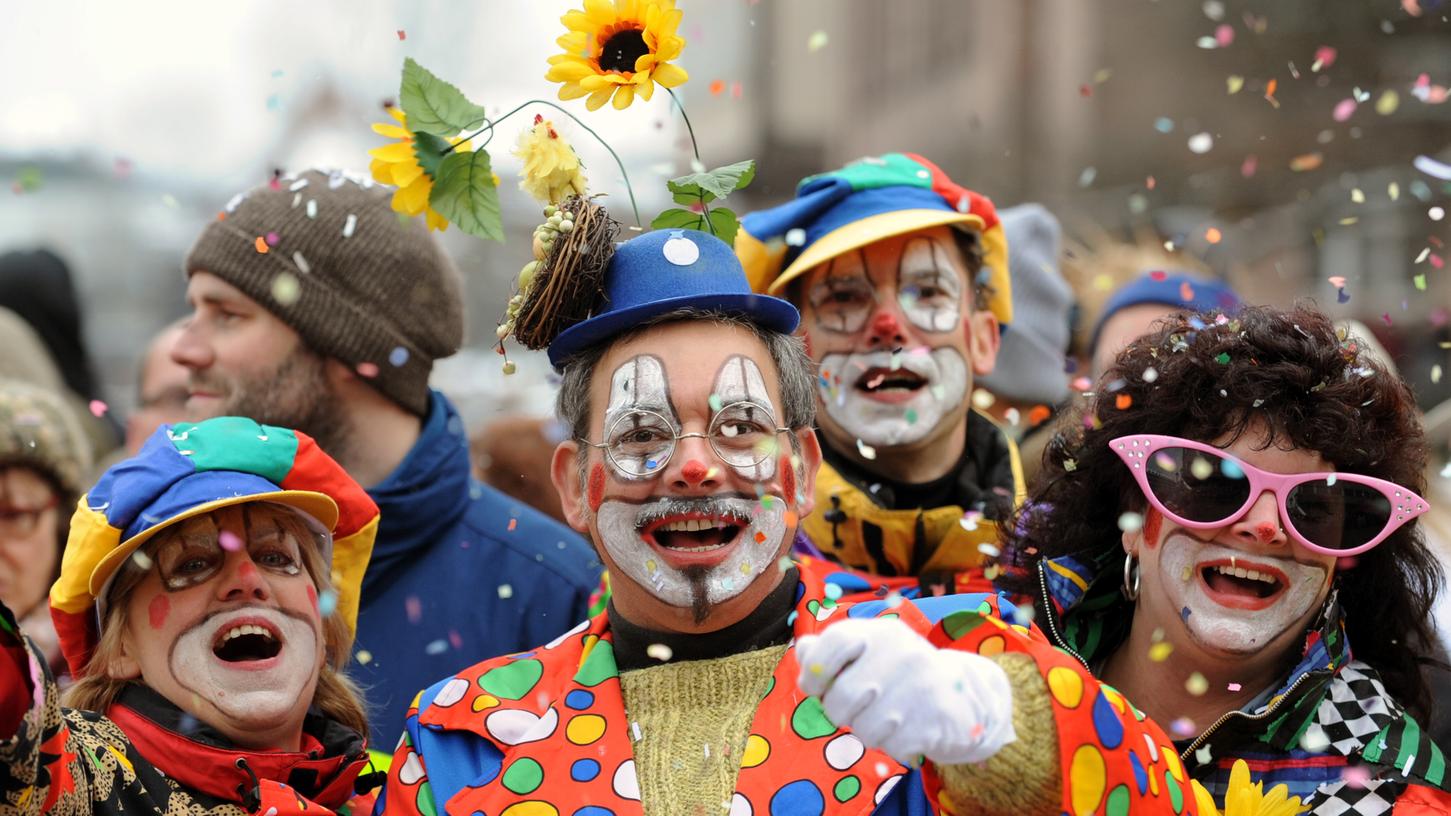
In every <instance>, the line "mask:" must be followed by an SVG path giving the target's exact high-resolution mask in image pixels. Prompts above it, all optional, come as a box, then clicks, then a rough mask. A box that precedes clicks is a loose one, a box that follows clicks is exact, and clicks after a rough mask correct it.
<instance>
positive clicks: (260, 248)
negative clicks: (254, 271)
mask: <svg viewBox="0 0 1451 816" xmlns="http://www.w3.org/2000/svg"><path fill="white" fill-rule="evenodd" d="M252 246H254V247H256V248H257V252H258V253H259V254H261V255H266V254H267V239H266V238H263V237H262V236H260V235H259V236H257V240H256V241H253V242H252Z"/></svg>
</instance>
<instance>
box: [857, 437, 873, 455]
mask: <svg viewBox="0 0 1451 816" xmlns="http://www.w3.org/2000/svg"><path fill="white" fill-rule="evenodd" d="M856 450H857V453H859V454H861V456H862V458H863V459H876V458H877V449H876V448H874V447H872V446H871V445H868V444H867V443H865V442H863V441H861V440H860V439H858V440H857V441H856Z"/></svg>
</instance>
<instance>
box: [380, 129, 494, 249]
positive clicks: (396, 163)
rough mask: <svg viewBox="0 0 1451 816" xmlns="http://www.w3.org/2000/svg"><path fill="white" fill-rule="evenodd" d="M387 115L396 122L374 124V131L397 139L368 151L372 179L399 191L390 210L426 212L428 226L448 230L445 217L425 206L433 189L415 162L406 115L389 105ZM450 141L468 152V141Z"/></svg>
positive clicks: (455, 139) (423, 171) (411, 135)
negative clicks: (371, 159)
mask: <svg viewBox="0 0 1451 816" xmlns="http://www.w3.org/2000/svg"><path fill="white" fill-rule="evenodd" d="M388 115H389V116H392V117H393V118H394V119H396V120H397V121H398V124H396V125H392V124H388V123H387V122H384V123H381V124H375V125H373V132H374V133H377V134H378V135H380V136H387V137H388V138H390V139H397V140H398V141H397V142H395V143H394V144H390V145H384V146H383V147H377V148H374V149H372V150H369V151H368V155H369V156H372V157H373V161H372V163H371V164H370V165H369V166H368V169H369V170H371V171H372V173H373V178H374V179H375V180H377V181H380V182H382V183H383V184H391V185H393V186H394V187H397V188H398V190H397V191H396V192H394V193H393V209H394V211H396V212H400V213H403V214H404V215H409V216H417V215H422V214H423V213H425V212H426V213H427V214H428V215H427V218H426V219H425V220H426V221H427V222H428V228H429V229H436V230H439V231H442V230H446V229H448V219H447V218H444V217H443V216H442V215H440V214H439V213H438V211H437V210H435V209H433V207H430V206H429V205H428V196H429V194H430V193H432V192H433V177H432V176H430V175H429V174H428V172H427V171H425V170H424V169H423V165H422V164H420V163H419V161H418V151H417V149H416V147H415V145H414V144H413V132H412V131H410V130H409V129H408V117H407V116H406V115H404V113H403V111H402V110H400V109H398V108H396V107H390V108H388ZM449 142H450V143H451V144H453V145H455V148H454V149H455V150H457V151H459V152H467V151H469V150H470V149H471V147H470V145H469V144H468V143H466V142H465V143H463V144H460V142H463V139H460V138H454V139H450V140H449Z"/></svg>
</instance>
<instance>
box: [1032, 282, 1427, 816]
mask: <svg viewBox="0 0 1451 816" xmlns="http://www.w3.org/2000/svg"><path fill="white" fill-rule="evenodd" d="M1159 325H1160V327H1159V329H1158V330H1157V331H1155V332H1153V333H1151V334H1149V335H1146V336H1144V337H1142V338H1140V339H1139V340H1137V341H1135V342H1134V343H1132V344H1131V345H1130V346H1129V347H1128V348H1126V349H1125V350H1124V351H1123V352H1121V353H1120V354H1119V356H1118V358H1117V360H1116V362H1115V363H1114V365H1113V366H1112V367H1111V368H1110V369H1109V370H1108V371H1107V372H1106V373H1105V374H1104V375H1103V378H1102V379H1101V380H1100V382H1099V390H1098V391H1097V393H1096V394H1094V395H1093V396H1092V397H1091V398H1090V400H1089V401H1088V403H1087V404H1086V405H1085V406H1084V408H1083V410H1082V416H1081V420H1082V421H1081V422H1079V423H1076V424H1075V425H1073V426H1071V427H1069V428H1068V430H1065V431H1062V432H1060V434H1059V436H1058V437H1057V438H1056V439H1055V440H1054V442H1053V443H1052V444H1051V445H1050V447H1049V451H1048V453H1047V455H1046V456H1045V464H1044V468H1045V469H1044V471H1043V473H1042V476H1041V478H1040V481H1039V483H1038V487H1037V489H1036V490H1035V491H1034V492H1033V494H1032V496H1031V499H1030V501H1029V502H1028V504H1026V505H1025V509H1024V510H1023V511H1021V514H1020V518H1019V520H1018V524H1017V525H1016V529H1015V530H1014V532H1013V533H1012V534H1011V538H1012V539H1013V540H1012V541H1011V544H1012V545H1013V547H1014V549H1015V550H1016V551H1017V552H1019V553H1024V554H1026V556H1027V560H1028V565H1029V567H1030V569H1029V570H1028V573H1027V576H1026V578H1023V579H1019V580H1020V581H1021V582H1020V583H1019V585H1018V586H1017V587H1015V589H1017V590H1019V591H1021V592H1024V593H1025V594H1030V595H1032V596H1035V597H1036V600H1037V603H1036V606H1037V613H1038V623H1040V624H1041V625H1042V628H1043V629H1044V630H1046V631H1047V632H1049V633H1050V636H1052V637H1053V638H1055V639H1056V640H1057V641H1058V644H1059V645H1060V646H1061V647H1062V648H1064V649H1066V650H1068V651H1069V652H1071V653H1073V654H1074V655H1076V656H1078V657H1079V658H1080V659H1081V660H1082V661H1083V662H1084V663H1085V665H1087V666H1088V667H1089V668H1090V669H1091V670H1092V671H1093V672H1094V674H1095V675H1097V676H1099V677H1100V678H1101V679H1103V680H1104V681H1105V682H1107V683H1109V684H1110V685H1112V686H1114V687H1115V688H1117V689H1118V690H1120V691H1122V692H1123V693H1124V695H1125V696H1126V697H1127V698H1128V699H1129V700H1131V701H1132V702H1133V703H1134V705H1135V706H1137V707H1139V708H1140V709H1142V710H1143V712H1144V713H1145V714H1146V715H1147V716H1149V717H1152V718H1154V719H1155V720H1157V721H1159V722H1160V723H1161V724H1163V725H1165V726H1166V728H1167V729H1168V730H1169V731H1170V733H1171V734H1173V735H1174V736H1176V737H1178V738H1179V739H1180V742H1179V744H1178V747H1179V749H1180V751H1181V759H1182V760H1183V762H1184V765H1185V767H1186V769H1187V770H1188V771H1189V773H1190V774H1191V775H1192V776H1193V777H1195V778H1196V779H1198V780H1199V781H1200V782H1201V783H1203V784H1204V785H1205V786H1206V787H1207V788H1208V789H1209V790H1210V791H1211V793H1213V794H1214V796H1215V797H1216V798H1219V797H1222V796H1223V795H1224V792H1225V790H1226V789H1227V787H1228V782H1229V774H1230V767H1231V765H1232V764H1233V762H1234V760H1235V759H1244V760H1246V761H1247V762H1248V763H1249V765H1250V768H1251V770H1252V772H1253V775H1254V777H1255V778H1256V779H1257V780H1263V781H1264V782H1265V783H1266V788H1268V787H1269V786H1272V785H1275V784H1278V783H1281V782H1283V783H1285V784H1286V785H1288V787H1289V792H1290V794H1291V795H1296V796H1299V797H1301V798H1302V800H1304V801H1306V802H1307V803H1308V804H1310V805H1311V806H1312V808H1313V812H1316V813H1326V814H1342V813H1383V812H1388V811H1389V810H1390V809H1391V808H1392V807H1395V808H1397V810H1396V812H1397V813H1398V814H1399V813H1406V812H1417V810H1416V806H1417V805H1422V806H1424V807H1426V808H1428V809H1427V810H1424V811H1421V812H1430V813H1446V812H1451V793H1447V790H1448V779H1451V773H1448V769H1447V767H1446V759H1445V755H1444V754H1442V753H1441V751H1440V750H1439V749H1438V748H1437V747H1436V746H1435V745H1434V743H1432V742H1431V741H1430V739H1429V738H1428V737H1427V736H1425V734H1424V733H1423V732H1422V731H1421V729H1420V728H1419V726H1418V725H1417V723H1416V720H1417V719H1418V718H1419V719H1422V720H1424V719H1425V718H1426V716H1427V715H1428V714H1429V709H1430V705H1431V702H1432V701H1431V700H1429V699H1428V694H1427V688H1426V684H1425V682H1424V680H1423V679H1422V675H1421V665H1420V664H1421V660H1420V659H1419V657H1418V654H1419V653H1421V652H1423V651H1424V650H1425V645H1426V644H1430V643H1433V642H1434V638H1433V636H1432V632H1431V628H1430V620H1429V610H1430V607H1431V601H1432V597H1433V594H1434V591H1435V589H1434V588H1435V587H1436V586H1438V582H1439V571H1438V567H1437V565H1436V562H1435V560H1434V558H1433V557H1432V556H1431V555H1430V553H1429V552H1428V551H1427V549H1426V547H1425V544H1424V543H1423V541H1422V539H1421V534H1420V532H1419V531H1418V530H1417V528H1416V522H1415V519H1416V517H1417V516H1418V515H1420V514H1422V513H1424V512H1425V511H1426V509H1427V505H1426V502H1425V500H1424V499H1422V498H1421V496H1420V495H1419V494H1420V493H1421V492H1422V491H1423V486H1422V485H1423V477H1422V472H1423V469H1424V463H1425V456H1426V449H1425V443H1424V440H1423V437H1422V434H1421V429H1420V426H1419V424H1418V421H1417V418H1416V412H1415V403H1414V401H1413V399H1412V397H1411V394H1410V391H1409V390H1408V389H1407V388H1406V386H1405V385H1404V384H1403V383H1402V382H1401V381H1400V380H1398V379H1396V378H1395V377H1394V376H1392V375H1390V374H1387V373H1386V372H1385V370H1384V369H1382V368H1381V366H1380V365H1379V364H1378V363H1376V362H1374V361H1373V360H1371V359H1370V358H1369V355H1364V354H1361V353H1360V351H1361V350H1360V348H1359V345H1358V344H1357V342H1356V340H1355V338H1354V337H1346V336H1343V335H1339V334H1337V332H1336V329H1335V327H1334V326H1333V325H1332V323H1331V321H1330V319H1329V318H1328V317H1326V316H1325V315H1324V314H1322V313H1320V312H1318V311H1315V310H1313V309H1310V308H1306V307H1297V308H1295V309H1292V310H1288V311H1281V310H1277V309H1273V308H1268V307H1248V308H1245V309H1242V310H1241V311H1239V312H1237V313H1235V314H1233V315H1201V316H1193V315H1175V316H1171V317H1169V318H1166V319H1165V320H1164V321H1163V322H1162V323H1160V324H1159ZM1443 704H1444V703H1443ZM1436 808H1447V810H1437V809H1436Z"/></svg>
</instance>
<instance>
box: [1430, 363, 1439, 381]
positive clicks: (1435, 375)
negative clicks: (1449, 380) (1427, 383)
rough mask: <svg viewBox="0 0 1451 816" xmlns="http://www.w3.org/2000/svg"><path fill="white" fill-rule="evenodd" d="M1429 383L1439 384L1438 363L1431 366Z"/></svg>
mask: <svg viewBox="0 0 1451 816" xmlns="http://www.w3.org/2000/svg"><path fill="white" fill-rule="evenodd" d="M1431 382H1433V383H1439V382H1441V364H1440V363H1437V364H1435V365H1433V366H1431Z"/></svg>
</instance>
